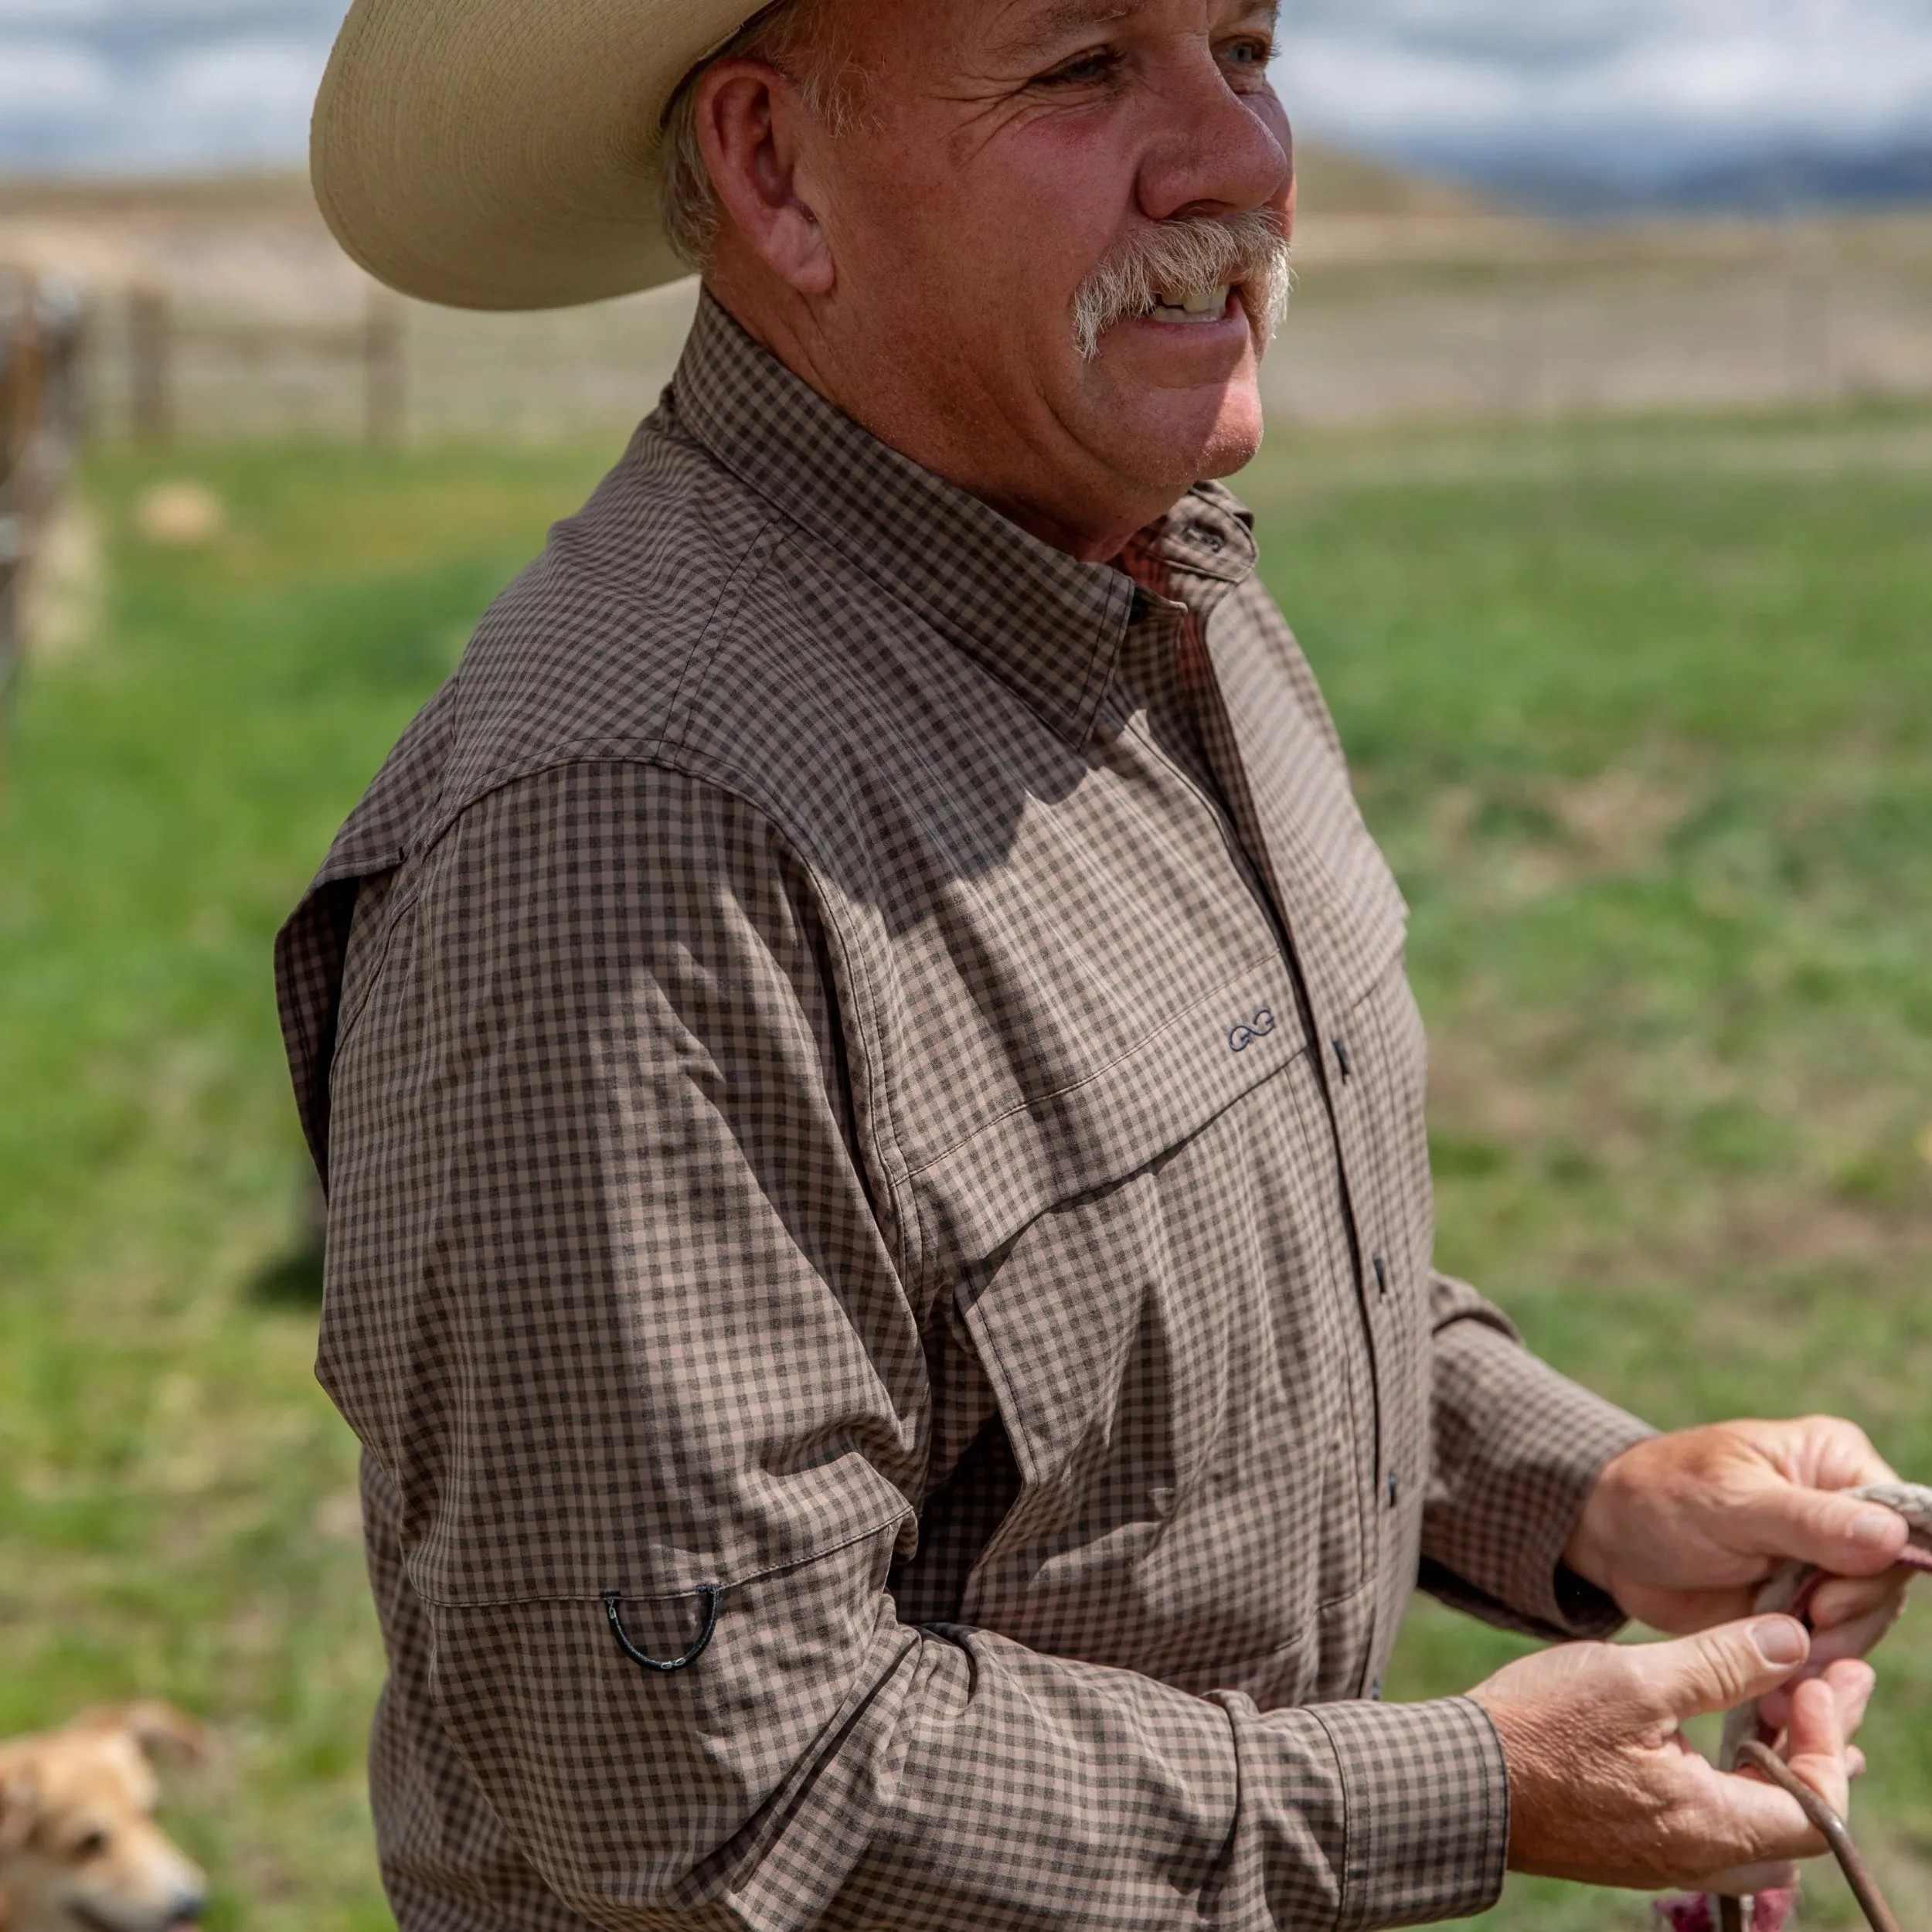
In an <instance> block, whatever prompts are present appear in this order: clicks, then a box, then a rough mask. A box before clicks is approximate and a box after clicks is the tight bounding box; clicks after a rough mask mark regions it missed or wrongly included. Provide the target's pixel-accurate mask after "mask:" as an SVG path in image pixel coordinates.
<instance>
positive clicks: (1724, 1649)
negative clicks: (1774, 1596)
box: [1631, 1617, 1811, 1719]
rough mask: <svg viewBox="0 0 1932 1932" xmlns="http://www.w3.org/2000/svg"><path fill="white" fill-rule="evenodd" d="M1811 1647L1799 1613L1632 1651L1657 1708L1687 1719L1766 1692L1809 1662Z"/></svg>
mask: <svg viewBox="0 0 1932 1932" xmlns="http://www.w3.org/2000/svg"><path fill="white" fill-rule="evenodd" d="M1810 1649H1811V1638H1810V1636H1809V1634H1808V1632H1807V1631H1806V1630H1805V1628H1804V1625H1803V1624H1801V1623H1800V1622H1799V1621H1798V1619H1797V1618H1796V1617H1750V1618H1747V1619H1746V1620H1745V1621H1743V1622H1740V1623H1735V1624H1721V1625H1720V1626H1719V1628H1716V1629H1715V1630H1707V1631H1700V1632H1699V1634H1697V1635H1696V1636H1695V1637H1680V1638H1678V1639H1677V1640H1676V1641H1675V1642H1673V1643H1668V1644H1654V1645H1648V1646H1647V1647H1645V1648H1643V1649H1641V1650H1639V1651H1634V1652H1632V1653H1631V1655H1632V1656H1633V1657H1634V1658H1636V1659H1637V1660H1638V1669H1639V1670H1640V1671H1641V1673H1642V1675H1643V1677H1644V1678H1645V1679H1646V1680H1647V1682H1648V1688H1649V1689H1650V1690H1651V1695H1652V1696H1653V1698H1654V1699H1655V1706H1654V1708H1655V1709H1658V1711H1659V1712H1661V1713H1662V1714H1664V1715H1665V1716H1669V1717H1672V1718H1674V1719H1681V1718H1685V1717H1696V1716H1701V1715H1702V1713H1705V1712H1706V1711H1727V1710H1731V1709H1735V1708H1736V1706H1738V1705H1740V1704H1743V1703H1747V1702H1749V1701H1750V1699H1752V1698H1754V1697H1762V1696H1764V1695H1765V1694H1766V1693H1767V1692H1769V1691H1771V1690H1774V1689H1776V1688H1777V1686H1778V1685H1781V1684H1782V1683H1784V1682H1785V1681H1786V1680H1787V1679H1788V1678H1790V1677H1791V1675H1793V1673H1794V1672H1796V1671H1797V1670H1798V1669H1799V1668H1801V1666H1802V1665H1803V1664H1804V1661H1805V1658H1807V1656H1808V1655H1809V1653H1810Z"/></svg>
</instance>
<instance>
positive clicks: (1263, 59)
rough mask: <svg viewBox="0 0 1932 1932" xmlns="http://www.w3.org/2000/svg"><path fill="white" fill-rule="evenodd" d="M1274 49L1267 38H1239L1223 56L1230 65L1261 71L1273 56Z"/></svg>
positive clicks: (1250, 70)
mask: <svg viewBox="0 0 1932 1932" xmlns="http://www.w3.org/2000/svg"><path fill="white" fill-rule="evenodd" d="M1273 56H1274V48H1273V47H1272V46H1270V45H1269V44H1268V43H1267V41H1265V40H1237V41H1236V42H1235V43H1233V46H1230V47H1229V48H1228V49H1227V50H1226V53H1225V54H1224V56H1223V58H1224V59H1225V60H1227V61H1228V62H1229V63H1230V65H1232V66H1236V67H1243V68H1246V69H1247V71H1248V72H1249V73H1260V71H1261V70H1262V69H1263V68H1264V67H1265V66H1267V64H1268V62H1269V61H1270V59H1272V58H1273Z"/></svg>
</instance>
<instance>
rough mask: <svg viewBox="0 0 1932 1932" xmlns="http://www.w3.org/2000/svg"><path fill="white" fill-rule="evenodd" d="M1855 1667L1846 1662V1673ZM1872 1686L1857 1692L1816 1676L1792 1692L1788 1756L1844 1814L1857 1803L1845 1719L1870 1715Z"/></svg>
mask: <svg viewBox="0 0 1932 1932" xmlns="http://www.w3.org/2000/svg"><path fill="white" fill-rule="evenodd" d="M1852 1668H1855V1666H1852V1665H1841V1666H1840V1670H1841V1672H1849V1671H1850V1670H1851V1669H1852ZM1870 1688H1871V1687H1870V1685H1865V1686H1863V1687H1862V1691H1859V1690H1855V1689H1853V1687H1852V1686H1851V1685H1849V1684H1848V1683H1838V1684H1833V1683H1831V1682H1827V1681H1826V1680H1825V1679H1823V1678H1818V1677H1814V1678H1811V1679H1808V1681H1807V1682H1804V1683H1802V1684H1801V1685H1798V1688H1797V1689H1796V1690H1794V1692H1792V1693H1791V1726H1790V1737H1789V1741H1788V1742H1787V1743H1786V1745H1785V1747H1784V1760H1785V1762H1786V1763H1787V1764H1789V1765H1790V1766H1791V1769H1792V1770H1794V1771H1795V1772H1796V1773H1797V1774H1798V1776H1799V1777H1801V1778H1802V1779H1804V1782H1805V1783H1806V1784H1808V1785H1810V1786H1811V1789H1812V1790H1813V1791H1815V1792H1817V1793H1818V1796H1819V1797H1820V1798H1823V1799H1824V1801H1825V1803H1826V1804H1828V1805H1830V1806H1831V1808H1832V1810H1833V1811H1836V1812H1838V1814H1839V1815H1841V1816H1842V1815H1843V1814H1844V1812H1845V1809H1846V1808H1847V1806H1848V1805H1849V1804H1850V1802H1851V1796H1852V1791H1851V1774H1850V1773H1849V1770H1847V1769H1846V1767H1845V1743H1846V1741H1847V1739H1848V1738H1849V1735H1850V1733H1849V1730H1848V1727H1847V1725H1846V1723H1845V1719H1846V1716H1847V1715H1848V1713H1849V1714H1851V1715H1852V1716H1855V1717H1857V1718H1862V1717H1863V1716H1864V1715H1865V1699H1866V1697H1867V1696H1869V1695H1870Z"/></svg>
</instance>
